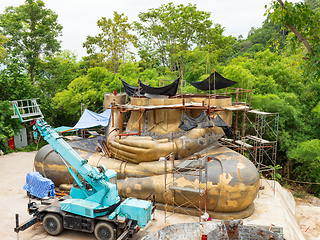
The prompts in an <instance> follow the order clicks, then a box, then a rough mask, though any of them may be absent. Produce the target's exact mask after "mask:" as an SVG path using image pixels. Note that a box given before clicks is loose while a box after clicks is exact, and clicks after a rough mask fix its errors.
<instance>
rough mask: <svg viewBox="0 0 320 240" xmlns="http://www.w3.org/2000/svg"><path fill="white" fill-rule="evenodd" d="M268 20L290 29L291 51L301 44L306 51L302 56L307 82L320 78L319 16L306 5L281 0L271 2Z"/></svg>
mask: <svg viewBox="0 0 320 240" xmlns="http://www.w3.org/2000/svg"><path fill="white" fill-rule="evenodd" d="M268 13H269V19H270V20H271V21H273V22H275V23H280V24H282V25H283V26H286V27H287V28H288V29H290V30H291V31H292V32H293V33H294V35H293V37H292V38H291V39H290V45H291V47H292V49H293V50H296V49H297V45H298V44H299V43H300V42H301V43H302V44H303V45H304V47H305V48H306V49H307V54H306V55H305V56H304V59H305V60H306V62H305V64H304V65H302V66H303V67H304V72H305V74H306V75H307V76H308V77H309V80H313V79H314V78H319V77H320V70H319V69H320V45H319V38H320V14H318V13H317V12H315V11H312V10H311V9H310V7H309V5H308V4H305V3H302V2H298V3H291V2H287V1H285V2H284V3H283V1H282V0H277V1H275V0H273V1H272V2H271V8H270V9H268Z"/></svg>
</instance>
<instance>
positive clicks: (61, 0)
mask: <svg viewBox="0 0 320 240" xmlns="http://www.w3.org/2000/svg"><path fill="white" fill-rule="evenodd" d="M43 1H44V2H45V4H46V7H47V8H50V9H51V10H53V11H54V12H56V13H57V14H58V16H59V17H58V22H59V23H60V24H61V25H62V26H63V33H62V34H63V36H62V37H60V40H61V41H62V44H61V46H62V49H69V50H72V51H75V52H76V53H77V54H78V56H79V57H82V56H85V55H86V51H85V49H84V48H83V47H82V43H83V42H84V41H85V40H86V36H88V35H91V36H95V35H97V34H98V33H99V32H100V31H99V28H98V27H97V24H96V23H97V20H99V19H100V18H101V17H106V18H113V11H117V12H118V13H124V14H125V15H126V16H128V18H129V22H133V21H135V20H138V17H137V16H138V14H139V13H140V12H147V11H148V9H150V8H157V7H159V6H160V5H161V4H166V3H168V2H173V3H174V4H175V5H179V4H184V5H187V4H188V3H189V2H190V3H191V4H196V5H197V9H198V10H202V11H207V12H211V19H212V21H213V23H220V24H221V25H222V26H223V27H224V28H225V32H224V35H233V36H235V37H238V36H239V35H240V34H241V35H242V36H243V37H247V34H248V32H249V30H250V29H251V27H261V24H262V22H263V21H264V19H265V17H264V16H263V14H264V12H265V8H264V6H265V5H266V4H270V2H271V0H241V1H239V0H197V1H190V0H189V1H184V0H180V1H163V0H134V1H129V0H43ZM292 2H298V0H294V1H292ZM23 3H24V0H0V12H1V13H2V12H3V11H4V9H5V7H7V6H18V5H21V4H23Z"/></svg>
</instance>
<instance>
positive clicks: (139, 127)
mask: <svg viewBox="0 0 320 240" xmlns="http://www.w3.org/2000/svg"><path fill="white" fill-rule="evenodd" d="M139 136H141V108H139Z"/></svg>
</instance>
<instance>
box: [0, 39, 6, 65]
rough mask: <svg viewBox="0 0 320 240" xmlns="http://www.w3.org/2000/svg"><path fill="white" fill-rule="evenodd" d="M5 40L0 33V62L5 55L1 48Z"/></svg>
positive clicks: (4, 50)
mask: <svg viewBox="0 0 320 240" xmlns="http://www.w3.org/2000/svg"><path fill="white" fill-rule="evenodd" d="M6 41H7V38H5V37H4V36H3V35H2V34H1V33H0V60H2V59H3V58H4V55H5V53H6V49H5V48H4V47H3V45H4V44H5V43H6Z"/></svg>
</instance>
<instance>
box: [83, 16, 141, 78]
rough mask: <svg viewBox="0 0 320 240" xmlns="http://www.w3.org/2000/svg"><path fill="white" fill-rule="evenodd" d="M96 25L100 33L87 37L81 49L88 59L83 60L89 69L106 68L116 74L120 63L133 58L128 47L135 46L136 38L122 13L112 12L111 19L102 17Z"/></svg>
mask: <svg viewBox="0 0 320 240" xmlns="http://www.w3.org/2000/svg"><path fill="white" fill-rule="evenodd" d="M97 25H98V27H99V28H100V29H101V31H102V33H99V34H98V35H97V36H94V37H92V36H87V39H86V41H85V42H84V43H83V47H84V48H86V49H87V54H89V57H85V58H84V60H85V61H87V62H88V65H89V67H95V66H106V67H107V68H108V69H111V70H113V71H114V72H116V71H118V69H119V66H120V62H125V61H126V60H131V59H132V58H133V53H132V52H131V51H130V45H131V44H132V45H133V46H136V41H137V38H136V36H135V35H133V34H131V33H130V31H131V30H132V27H131V24H130V23H129V22H128V17H125V16H124V14H123V13H122V14H119V13H117V12H114V13H113V19H106V18H105V17H102V18H101V19H100V20H98V21H97Z"/></svg>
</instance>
